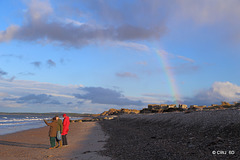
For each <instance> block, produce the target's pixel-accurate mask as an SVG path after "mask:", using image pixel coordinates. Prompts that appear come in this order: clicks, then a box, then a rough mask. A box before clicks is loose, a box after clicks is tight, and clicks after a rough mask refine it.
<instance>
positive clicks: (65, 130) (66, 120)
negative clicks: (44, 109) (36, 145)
mask: <svg viewBox="0 0 240 160" xmlns="http://www.w3.org/2000/svg"><path fill="white" fill-rule="evenodd" d="M69 124H70V121H69V117H68V116H66V117H65V118H64V120H63V131H62V135H66V134H68V131H69Z"/></svg>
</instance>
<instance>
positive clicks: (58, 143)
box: [55, 116, 63, 148]
mask: <svg viewBox="0 0 240 160" xmlns="http://www.w3.org/2000/svg"><path fill="white" fill-rule="evenodd" d="M56 120H57V123H58V126H57V137H56V146H55V148H61V147H62V136H61V134H62V131H63V122H62V120H61V119H60V118H59V117H58V116H56Z"/></svg>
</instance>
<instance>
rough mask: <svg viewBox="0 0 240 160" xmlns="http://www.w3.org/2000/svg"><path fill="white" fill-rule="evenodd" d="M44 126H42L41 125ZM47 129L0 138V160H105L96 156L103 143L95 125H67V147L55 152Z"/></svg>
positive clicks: (102, 136)
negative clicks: (51, 146)
mask: <svg viewBox="0 0 240 160" xmlns="http://www.w3.org/2000/svg"><path fill="white" fill-rule="evenodd" d="M43 123H44V122H43ZM48 130H49V127H48V126H46V127H43V128H37V129H31V130H26V131H21V132H17V133H13V134H7V135H2V136H0V148H1V149H0V159H1V160H34V159H36V160H43V159H47V160H52V159H54V160H74V159H81V160H96V159H98V160H108V159H110V158H109V157H106V156H101V155H100V154H98V152H99V151H100V150H102V149H103V146H104V144H105V141H106V139H107V138H108V137H107V136H105V134H104V132H103V131H102V130H101V126H100V125H99V124H98V123H97V122H84V123H71V124H70V130H69V133H68V136H67V138H68V144H69V145H68V146H67V147H63V148H57V149H51V150H50V149H48V148H49V147H50V144H49V137H48Z"/></svg>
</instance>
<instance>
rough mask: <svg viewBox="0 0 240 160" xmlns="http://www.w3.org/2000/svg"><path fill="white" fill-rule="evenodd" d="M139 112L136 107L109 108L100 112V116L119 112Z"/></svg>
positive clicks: (119, 113) (118, 113)
mask: <svg viewBox="0 0 240 160" xmlns="http://www.w3.org/2000/svg"><path fill="white" fill-rule="evenodd" d="M138 113H140V111H139V110H136V109H124V108H122V109H114V108H111V109H109V110H108V111H104V112H103V113H101V114H100V115H101V116H108V115H121V114H138Z"/></svg>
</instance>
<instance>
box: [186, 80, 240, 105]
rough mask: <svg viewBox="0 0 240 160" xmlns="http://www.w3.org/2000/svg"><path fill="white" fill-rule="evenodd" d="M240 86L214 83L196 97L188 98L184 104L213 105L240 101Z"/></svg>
mask: <svg viewBox="0 0 240 160" xmlns="http://www.w3.org/2000/svg"><path fill="white" fill-rule="evenodd" d="M239 93H240V86H238V85H236V84H233V83H231V82H214V83H213V85H212V87H211V88H209V89H205V90H201V91H199V92H198V93H197V94H196V95H195V96H194V97H191V98H187V99H186V100H185V102H184V103H188V104H199V105H211V104H219V103H221V101H227V102H230V103H233V102H236V101H240V94H239Z"/></svg>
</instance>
